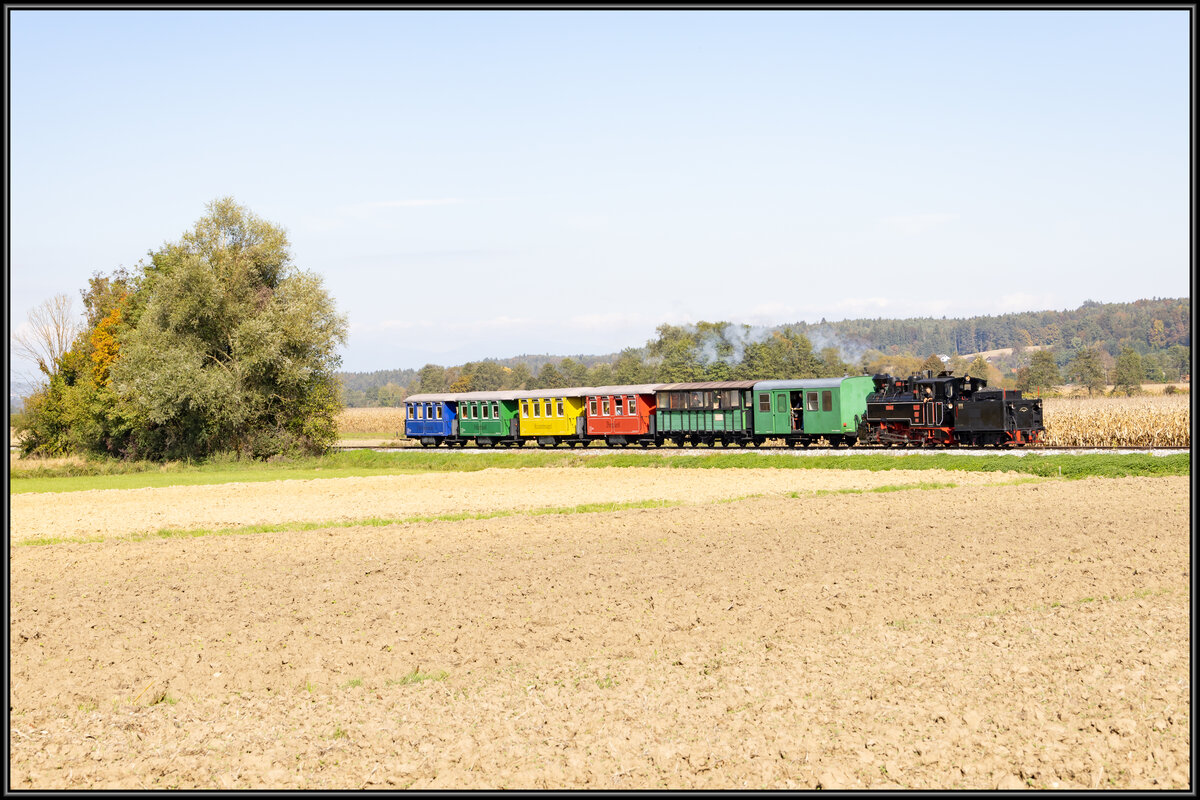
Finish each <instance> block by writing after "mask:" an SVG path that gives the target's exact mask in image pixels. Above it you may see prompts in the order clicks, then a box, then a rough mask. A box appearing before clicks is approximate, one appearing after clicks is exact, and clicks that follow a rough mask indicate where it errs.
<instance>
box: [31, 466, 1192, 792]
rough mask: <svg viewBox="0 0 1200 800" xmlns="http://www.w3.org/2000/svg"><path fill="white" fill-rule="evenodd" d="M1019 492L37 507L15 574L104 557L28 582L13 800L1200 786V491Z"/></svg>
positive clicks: (306, 496)
mask: <svg viewBox="0 0 1200 800" xmlns="http://www.w3.org/2000/svg"><path fill="white" fill-rule="evenodd" d="M649 472H653V473H654V475H644V474H642V473H649ZM768 473H774V474H768ZM1014 477H1015V476H994V475H993V476H983V475H978V476H974V477H970V476H966V475H964V474H962V473H955V474H953V475H938V474H932V473H929V472H921V473H916V474H915V475H913V474H909V475H905V474H901V473H867V472H826V471H810V470H779V471H774V470H761V471H759V470H755V471H748V470H728V471H711V472H709V471H698V470H678V471H675V470H615V469H614V470H584V469H576V470H522V471H495V472H489V473H472V474H461V473H460V474H447V475H437V476H428V475H425V476H401V477H396V478H371V479H345V480H339V481H332V480H331V481H294V482H280V483H277V484H254V485H240V486H239V485H228V486H224V487H190V488H187V489H148V490H130V491H110V492H79V493H70V494H59V495H16V496H13V498H12V500H13V509H12V514H13V519H12V532H13V539H14V543H17V544H19V542H20V541H27V540H29V539H30V538H37V537H39V536H44V535H46V534H47V533H48V532H52V531H58V533H59V534H60V535H80V534H88V535H97V532H99V534H98V535H102V536H105V537H107V538H106V539H105V540H104V541H101V542H97V543H88V544H80V543H75V544H55V545H41V546H13V547H11V548H10V553H11V562H10V570H11V601H12V605H11V617H10V622H11V632H10V640H9V644H10V667H11V691H10V703H11V707H12V711H11V723H10V724H11V728H10V739H11V749H10V757H11V764H10V770H11V772H10V776H11V786H12V787H13V788H15V789H21V788H37V789H76V788H109V789H122V788H123V789H139V788H162V787H179V788H358V787H371V788H406V787H411V788H500V787H507V788H525V787H529V788H537V787H543V788H556V787H587V788H624V789H634V788H659V787H666V788H706V789H707V788H743V787H749V788H812V787H816V786H820V787H823V788H854V787H875V788H898V787H909V788H985V789H990V788H997V787H999V788H1017V787H1025V786H1033V787H1046V788H1051V787H1057V788H1071V787H1075V788H1102V787H1103V788H1111V787H1123V788H1129V787H1132V788H1150V787H1154V788H1173V789H1187V788H1189V787H1190V786H1191V764H1190V757H1189V753H1190V744H1191V743H1190V733H1189V731H1190V715H1191V694H1190V683H1189V669H1190V655H1189V653H1190V646H1191V642H1190V633H1189V610H1190V600H1191V597H1190V573H1189V569H1190V567H1189V538H1190V530H1189V523H1190V520H1189V501H1190V488H1189V482H1188V479H1187V478H1129V479H1089V480H1083V481H1061V480H1045V481H1036V482H1022V483H1014V482H1012V481H1013V479H1014ZM658 481H661V482H658ZM918 481H920V482H926V483H928V482H930V481H943V482H950V481H953V482H955V483H957V484H959V485H958V487H956V488H941V489H920V488H912V489H908V490H904V491H896V492H886V493H876V492H864V493H857V494H833V493H828V494H816V493H814V490H818V489H826V490H829V489H867V488H872V487H878V486H880V485H897V484H901V483H908V484H910V485H916V484H917V483H918ZM722 487H723V488H722ZM792 491H797V492H799V493H800V496H798V497H794V498H793V497H789V496H787V495H786V494H784V493H786V492H792ZM750 494H763V495H765V496H761V497H752V498H750V499H741V500H737V499H733V500H731V498H737V497H744V496H746V495H750ZM653 498H657V499H672V498H674V499H684V500H686V501H687V504H686V505H682V506H679V507H672V508H654V509H633V510H625V511H618V512H614V513H592V514H574V515H553V516H533V515H516V516H509V517H501V518H494V519H487V520H465V521H456V522H449V521H444V522H426V523H415V524H404V525H392V526H385V527H342V528H323V529H318V530H311V531H304V532H286V533H269V534H264V533H259V534H240V535H232V536H217V535H209V536H204V537H200V538H168V539H160V538H149V539H144V540H132V539H130V538H128V537H125V538H122V537H123V536H124V535H125V534H128V533H130V532H136V531H145V530H152V529H155V528H157V527H162V526H167V525H170V526H181V525H192V526H201V527H209V526H216V525H233V524H245V523H249V522H254V521H259V520H270V521H281V520H285V519H316V520H333V519H352V518H357V517H362V516H367V515H393V516H404V515H409V514H413V513H440V512H442V511H445V510H460V509H488V508H493V509H494V508H512V509H521V508H535V507H542V506H550V505H553V506H568V505H574V504H578V503H585V502H599V501H618V502H619V501H630V500H639V499H653ZM114 509H115V510H114ZM89 510H90V513H89Z"/></svg>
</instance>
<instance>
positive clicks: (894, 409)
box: [858, 370, 1046, 447]
mask: <svg viewBox="0 0 1200 800" xmlns="http://www.w3.org/2000/svg"><path fill="white" fill-rule="evenodd" d="M873 381H874V383H875V391H874V392H872V393H871V394H869V395H867V410H866V414H865V416H863V417H862V418H860V420H859V426H858V442H859V444H866V445H882V446H884V447H892V446H899V447H958V446H960V445H961V446H964V447H965V446H975V447H980V446H987V445H991V446H993V447H1013V446H1016V447H1024V446H1025V445H1027V444H1036V443H1038V442H1040V441H1041V437H1042V434H1043V433H1044V432H1045V430H1046V428H1045V426H1044V425H1043V424H1042V401H1041V399H1040V398H1027V397H1023V396H1022V394H1021V392H1020V391H1009V390H1005V389H988V388H987V381H985V380H983V379H981V378H969V377H957V378H956V377H954V376H953V375H951V374H950V373H949V372H942V373H939V374H938V375H937V376H936V377H935V376H934V374H933V372H932V371H931V370H926V371H925V372H924V373H923V374H919V375H913V376H912V377H909V378H893V377H892V376H891V375H875V376H874V377H873Z"/></svg>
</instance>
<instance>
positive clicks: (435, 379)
mask: <svg viewBox="0 0 1200 800" xmlns="http://www.w3.org/2000/svg"><path fill="white" fill-rule="evenodd" d="M1191 313H1192V309H1191V299H1190V298H1186V297H1185V298H1172V299H1160V298H1154V299H1150V300H1138V301H1135V302H1133V303H1098V302H1094V301H1088V302H1086V303H1084V304H1083V305H1081V306H1080V307H1079V308H1077V309H1074V310H1070V311H1068V310H1064V311H1030V312H1023V313H1019V314H1002V315H999V316H982V317H969V318H966V319H946V318H944V317H943V318H941V319H935V318H932V317H923V318H915V319H903V320H893V319H858V320H844V321H840V322H827V321H825V320H822V321H821V322H819V323H806V322H796V323H793V324H790V325H778V326H774V327H754V326H749V325H737V324H733V323H728V322H698V323H696V324H695V325H684V326H675V325H660V326H659V327H658V329H657V330H656V332H655V337H654V338H653V339H651V340H650V341H648V342H646V344H645V345H644V346H642V347H627V348H625V349H624V350H622V351H620V352H619V353H611V354H608V355H588V356H584V355H577V356H554V355H549V354H546V355H521V356H515V357H512V358H507V359H503V360H500V359H487V360H484V361H477V362H469V363H467V364H459V365H453V366H444V365H440V364H427V365H425V366H424V367H422V368H421V369H419V370H412V369H403V370H378V371H376V372H342V373H338V375H339V378H340V379H341V382H342V386H343V399H344V401H345V403H346V405H348V406H351V407H363V406H395V405H399V404H400V403H402V402H403V400H404V398H405V397H407V396H408V395H410V394H416V393H419V392H441V391H455V392H461V391H494V390H501V389H540V388H556V387H563V386H603V385H609V384H636V383H659V382H662V383H668V382H682V381H693V380H735V379H769V378H803V377H827V376H834V375H842V374H861V373H864V372H865V373H868V374H873V373H875V372H891V373H893V374H909V373H910V372H915V371H917V370H919V369H922V368H927V367H929V366H931V365H932V364H935V363H939V362H940V363H942V364H944V365H945V367H946V368H948V369H951V370H953V371H955V372H956V374H964V373H967V372H968V371H970V372H972V374H977V375H979V377H986V378H987V379H988V380H989V383H990V384H991V385H997V386H1006V387H1009V388H1016V387H1018V386H1020V385H1022V381H1023V380H1025V379H1026V377H1027V375H1028V373H1029V367H1030V357H1031V355H1032V354H1033V353H1034V352H1036V351H1039V350H1042V351H1047V352H1049V353H1050V355H1051V356H1052V358H1053V362H1054V364H1055V366H1056V367H1057V369H1058V370H1059V372H1060V374H1061V376H1062V377H1063V378H1064V380H1065V379H1068V378H1069V375H1070V373H1071V368H1072V365H1073V364H1075V363H1076V362H1077V361H1082V360H1083V359H1080V356H1081V354H1083V355H1086V356H1087V360H1088V361H1089V363H1090V362H1092V361H1094V362H1095V363H1096V364H1098V365H1099V367H1100V369H1101V370H1103V371H1105V372H1106V373H1108V374H1107V377H1108V378H1109V379H1111V378H1112V377H1113V375H1112V373H1114V372H1115V369H1116V365H1117V361H1118V359H1120V358H1121V356H1122V354H1124V355H1125V356H1126V357H1127V358H1129V357H1131V356H1132V355H1136V356H1137V363H1138V365H1139V366H1138V369H1140V370H1141V371H1142V372H1143V373H1144V378H1145V380H1146V381H1150V382H1153V381H1178V380H1181V379H1190V373H1191V343H1192V342H1191ZM995 350H1011V352H1005V353H999V354H989V355H988V356H987V357H983V356H981V357H980V358H979V360H974V358H975V356H976V355H978V354H981V353H983V354H987V353H988V351H995ZM935 357H936V359H937V360H936V361H935V360H932V359H934V358H935ZM1043 366H1045V364H1043ZM1051 374H1053V370H1051ZM1102 377H1103V376H1102ZM1110 382H1112V381H1111V380H1110Z"/></svg>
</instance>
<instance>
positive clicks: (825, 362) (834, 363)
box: [820, 347, 940, 378]
mask: <svg viewBox="0 0 1200 800" xmlns="http://www.w3.org/2000/svg"><path fill="white" fill-rule="evenodd" d="M939 363H940V362H939ZM820 372H821V374H820V377H822V378H840V377H842V376H843V375H849V374H850V365H849V364H847V363H846V362H845V361H842V354H841V353H839V352H838V349H837V348H836V347H825V348H822V349H821V370H820Z"/></svg>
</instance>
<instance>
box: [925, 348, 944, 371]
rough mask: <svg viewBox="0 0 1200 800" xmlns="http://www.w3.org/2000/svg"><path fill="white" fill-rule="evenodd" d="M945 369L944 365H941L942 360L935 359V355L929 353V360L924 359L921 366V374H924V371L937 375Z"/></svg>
mask: <svg viewBox="0 0 1200 800" xmlns="http://www.w3.org/2000/svg"><path fill="white" fill-rule="evenodd" d="M945 368H946V365H945V364H943V363H942V360H941V359H940V358H938V357H937V354H936V353H930V354H929V358H927V359H925V361H924V363H922V364H921V371H922V372H924V371H925V370H929V371H930V372H932V373H933V374H934V375H937V374H938V373H939V372H941V371H942V370H944V369H945Z"/></svg>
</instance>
